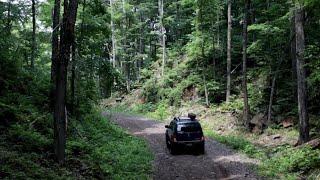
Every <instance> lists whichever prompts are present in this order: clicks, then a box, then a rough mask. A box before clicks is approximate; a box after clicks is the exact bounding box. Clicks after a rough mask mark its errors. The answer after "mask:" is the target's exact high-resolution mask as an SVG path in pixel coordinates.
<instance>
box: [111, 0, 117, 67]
mask: <svg viewBox="0 0 320 180" xmlns="http://www.w3.org/2000/svg"><path fill="white" fill-rule="evenodd" d="M110 14H111V18H110V19H111V22H110V23H111V41H112V60H111V61H112V65H113V67H114V68H115V67H116V37H115V28H114V23H113V18H114V12H113V0H110Z"/></svg>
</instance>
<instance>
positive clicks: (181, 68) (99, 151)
mask: <svg viewBox="0 0 320 180" xmlns="http://www.w3.org/2000/svg"><path fill="white" fill-rule="evenodd" d="M319 10H320V3H319V1H317V0H242V1H235V0H158V1H154V0H139V1H138V0H31V1H24V0H1V1H0V17H1V18H0V38H1V40H0V87H1V89H0V179H2V178H4V179H19V178H31V179H39V178H40V179H42V178H45V179H46V178H47V179H68V178H71V179H81V178H84V179H130V178H131V179H148V178H150V174H151V173H152V172H151V171H152V167H151V161H152V159H153V155H152V153H151V151H150V150H149V148H148V145H147V143H146V142H145V141H144V140H141V139H139V138H137V137H134V136H131V135H129V134H128V133H126V132H125V131H124V130H123V129H121V128H119V127H118V126H117V125H115V124H114V123H113V122H111V121H110V120H109V119H108V118H106V117H104V116H102V115H101V112H102V111H106V110H111V109H113V110H114V109H118V110H119V109H120V110H121V111H125V109H126V111H134V112H138V113H140V114H141V113H142V114H144V115H146V114H151V115H153V116H152V117H154V118H158V119H162V120H163V119H166V118H171V116H174V115H176V114H177V112H179V110H181V109H183V108H185V107H186V106H187V105H186V104H189V105H190V104H191V105H192V106H196V105H197V107H201V108H203V109H204V110H203V111H204V112H210V113H211V112H212V113H213V114H214V113H215V112H227V113H229V116H234V117H236V119H237V125H236V127H234V129H240V131H242V132H243V133H246V134H256V136H259V135H261V134H264V133H265V132H271V131H276V132H282V131H286V129H284V127H282V125H283V124H284V123H285V124H289V126H292V127H290V128H291V130H292V132H294V133H293V134H294V138H295V142H294V144H290V143H288V144H286V143H284V144H281V145H280V146H277V147H276V148H274V149H276V150H274V152H273V153H267V155H266V156H269V157H266V159H270V158H271V157H272V156H273V155H274V154H276V153H279V152H280V154H281V152H282V154H281V157H283V158H275V159H272V158H271V160H270V161H268V162H267V163H266V164H262V167H263V168H265V169H266V171H265V172H264V173H262V175H265V176H270V177H272V178H273V179H277V178H279V177H281V178H284V179H287V178H289V177H290V178H297V177H300V175H303V177H307V176H309V177H312V178H315V179H316V178H317V177H318V178H319V174H320V171H319V164H320V151H319V150H317V148H319V144H320V140H319V136H320V134H319V132H320V121H319V118H320V113H319V109H320V100H319V99H320V91H319V88H320V87H319V83H320V34H319V33H318V32H319V31H320V13H319ZM130 98H131V100H130ZM103 99H108V100H109V101H112V102H113V103H112V105H110V103H109V104H104V103H101V102H102V100H103ZM124 99H126V100H127V101H126V100H124ZM116 101H117V103H116ZM119 102H120V103H119ZM122 102H126V103H122ZM101 104H102V105H101ZM119 106H122V107H121V108H119ZM124 108H125V109H124ZM189 110H194V111H197V110H196V109H194V108H190V109H188V111H189ZM204 114H205V113H204ZM199 115H201V114H199ZM200 117H201V116H200ZM210 117H211V116H210ZM257 117H260V118H257ZM211 118H214V116H212V117H211ZM209 119H210V118H209ZM257 119H258V120H257ZM253 120H257V121H253ZM219 123H220V124H223V123H225V122H223V121H222V122H219ZM283 126H284V125H283ZM291 130H290V132H291ZM212 133H213V134H212ZM208 134H211V135H212V137H213V138H215V139H217V140H218V141H220V142H223V143H226V144H231V147H233V148H234V149H239V150H243V148H244V149H245V148H246V149H245V151H246V152H245V153H247V152H249V154H250V153H251V154H255V155H257V156H258V155H259V156H264V155H265V154H264V155H261V154H262V153H261V152H260V150H259V149H256V147H255V146H254V145H253V144H254V143H252V142H251V141H249V140H245V139H237V138H238V137H237V136H235V135H232V136H221V135H217V134H216V132H211V131H210V132H208ZM240 136H241V135H240ZM310 141H311V142H312V143H309V144H308V142H310ZM237 143H238V144H237ZM240 143H242V144H240ZM305 143H307V144H308V145H311V147H309V146H308V145H304V144H305ZM300 147H301V148H300ZM248 149H249V150H248ZM252 152H253V153H252ZM268 152H269V151H268ZM291 155H292V156H293V157H292V158H290V156H291ZM254 157H255V156H254ZM262 161H263V160H262ZM268 163H269V164H268ZM277 167H279V168H278V169H277ZM267 171H270V172H267ZM271 171H272V172H271ZM282 171H283V174H284V175H283V174H282ZM285 173H288V174H289V175H287V174H285ZM292 174H293V175H292ZM281 175H282V176H281Z"/></svg>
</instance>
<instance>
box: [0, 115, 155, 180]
mask: <svg viewBox="0 0 320 180" xmlns="http://www.w3.org/2000/svg"><path fill="white" fill-rule="evenodd" d="M49 115H50V114H48V116H47V118H48V119H50V116H49ZM69 121H70V122H72V123H71V124H70V125H69V132H68V140H67V151H66V152H67V162H66V166H65V167H60V166H58V165H57V164H56V163H55V162H54V161H53V152H52V130H51V128H48V127H51V126H50V122H51V121H50V120H49V121H47V122H46V123H44V122H42V123H43V125H44V126H47V128H44V129H45V130H43V129H42V128H39V129H42V130H43V131H39V130H37V127H36V126H40V122H36V123H35V124H34V127H31V126H29V125H27V124H25V123H20V124H15V125H12V126H10V127H9V128H6V129H4V130H5V131H2V133H1V134H0V164H1V166H0V179H2V178H3V179H96V178H98V179H150V174H151V171H152V166H151V161H152V159H153V155H152V153H151V152H150V150H149V148H148V147H147V144H146V142H145V141H143V140H141V139H139V138H137V137H133V136H131V135H129V134H127V133H125V132H124V131H123V130H122V129H121V128H119V127H118V126H116V125H114V124H113V123H111V122H110V121H109V120H108V119H106V118H104V117H102V116H101V115H100V113H99V112H92V113H89V114H87V115H85V116H84V118H83V120H81V121H77V120H72V119H71V120H69ZM44 131H47V132H44Z"/></svg>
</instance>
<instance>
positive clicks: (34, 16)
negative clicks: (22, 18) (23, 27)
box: [31, 0, 36, 68]
mask: <svg viewBox="0 0 320 180" xmlns="http://www.w3.org/2000/svg"><path fill="white" fill-rule="evenodd" d="M31 9H32V44H31V68H34V61H35V54H36V5H35V0H32V8H31Z"/></svg>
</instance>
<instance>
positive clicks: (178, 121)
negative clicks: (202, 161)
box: [165, 117, 204, 154]
mask: <svg viewBox="0 0 320 180" xmlns="http://www.w3.org/2000/svg"><path fill="white" fill-rule="evenodd" d="M165 128H167V130H166V144H167V147H168V149H169V150H170V153H171V154H176V153H177V152H178V149H179V148H180V147H192V148H195V149H196V150H197V151H198V152H199V153H201V154H204V136H203V132H202V128H201V125H200V123H199V122H198V121H197V120H196V119H190V118H189V117H181V118H180V117H175V118H174V119H173V120H172V121H171V122H170V125H166V126H165Z"/></svg>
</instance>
